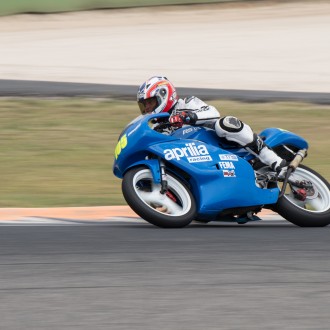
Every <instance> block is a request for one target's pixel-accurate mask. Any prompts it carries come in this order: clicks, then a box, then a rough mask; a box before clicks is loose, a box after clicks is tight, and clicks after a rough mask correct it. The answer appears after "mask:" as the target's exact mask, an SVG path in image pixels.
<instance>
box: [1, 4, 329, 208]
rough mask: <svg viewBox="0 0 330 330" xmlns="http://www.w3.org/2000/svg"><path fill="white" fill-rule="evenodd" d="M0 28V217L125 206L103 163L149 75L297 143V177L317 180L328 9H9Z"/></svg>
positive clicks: (323, 152) (323, 162) (325, 112)
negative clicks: (306, 169) (300, 160)
mask: <svg viewBox="0 0 330 330" xmlns="http://www.w3.org/2000/svg"><path fill="white" fill-rule="evenodd" d="M0 15H1V16H0V45H1V51H0V78H1V79H2V80H0V95H1V98H0V132H1V133H0V134H1V139H0V150H1V162H0V172H1V173H2V185H1V196H2V197H1V200H0V206H1V207H45V206H89V205H91V206H92V205H118V204H124V200H123V198H122V195H121V191H120V183H121V182H120V180H119V179H117V178H115V177H114V176H113V174H112V163H113V149H114V146H115V144H116V140H117V137H118V135H119V133H120V131H121V130H122V128H123V127H124V126H125V125H126V123H128V122H129V121H130V120H131V119H133V118H134V117H136V116H137V115H138V113H139V112H138V107H137V104H136V102H135V93H136V91H137V88H138V86H139V85H140V84H141V83H142V82H143V81H145V80H146V79H147V78H149V77H150V76H153V75H165V76H167V77H168V78H169V79H170V80H171V81H172V83H173V84H174V85H175V86H177V87H178V91H179V93H180V96H182V97H185V96H187V95H189V94H190V91H195V90H193V89H192V88H202V89H204V92H203V93H204V94H205V95H199V94H196V96H198V97H201V98H203V99H204V100H205V101H207V102H208V103H210V104H213V105H215V106H216V107H217V108H218V109H219V111H220V112H221V114H222V115H228V114H231V115H235V116H238V117H239V118H241V119H242V120H243V121H246V122H247V123H249V124H250V125H251V126H252V127H253V128H254V130H255V131H256V132H258V131H260V130H261V129H263V128H265V127H269V126H275V127H281V128H284V129H287V130H292V131H294V132H296V133H297V134H300V135H302V136H303V137H304V138H306V139H307V140H308V141H309V143H310V146H311V147H310V152H309V157H308V158H307V159H306V161H305V163H306V164H307V165H309V166H311V167H313V168H314V169H315V170H317V171H319V172H320V173H321V174H323V175H324V176H325V177H327V178H328V179H329V178H330V165H329V163H330V154H329V150H330V142H329V128H330V127H329V126H330V104H329V103H330V102H329V99H330V97H329V86H330V66H329V58H330V40H329V39H330V33H329V32H330V2H329V1H207V2H203V1H170V0H168V1H165V0H164V1H124V0H122V1H111V0H103V1H101V0H99V1H87V0H85V1H82V0H67V1H56V2H54V1H50V0H49V1H48V0H43V1H41V0H39V1H38V0H36V1H27V0H26V1H23V0H20V1H18V0H13V1H11V2H1V3H0ZM17 81H23V82H24V83H25V85H24V86H26V90H25V92H24V91H23V92H20V93H19V92H18V88H17V90H16V89H15V86H18V85H17ZM34 82H54V83H59V84H60V86H62V89H61V90H62V92H49V91H48V92H47V91H45V90H43V91H42V90H41V88H40V86H42V85H33V83H34ZM65 82H66V83H81V84H102V88H103V90H104V92H102V93H97V92H95V89H97V86H101V85H95V86H96V87H95V89H94V88H92V87H90V92H86V88H85V89H84V90H85V92H83V93H82V92H79V88H78V92H77V89H74V90H73V91H71V90H70V84H69V85H64V84H63V85H61V84H62V83H65ZM9 83H10V84H11V86H12V87H11V89H10V91H8V89H6V86H8V84H9ZM107 85H109V92H107V89H106V86H107ZM31 86H39V87H38V88H37V87H35V88H33V87H31ZM44 86H46V85H44ZM47 86H48V85H47ZM57 86H58V85H57ZM88 86H92V85H88ZM113 86H117V87H118V88H117V92H116V93H114V92H112V87H113ZM104 88H105V89H104ZM127 88H128V89H127ZM210 88H211V89H213V91H215V90H219V97H216V96H214V95H217V94H216V93H215V94H213V96H212V97H209V96H207V95H206V94H207V93H205V91H206V90H207V89H210ZM87 89H88V88H87ZM15 90H16V92H15ZM118 90H119V91H120V90H123V91H124V90H125V91H126V92H125V93H124V92H118ZM127 90H129V93H127ZM63 91H68V93H67V94H66V95H65V97H64V96H63V95H64V94H65V93H64V92H63ZM93 91H94V92H93ZM233 91H235V95H236V97H232V95H233V94H232V92H233ZM266 92H276V93H278V94H276V95H284V96H282V97H279V98H278V99H269V98H266V97H264V95H265V93H266ZM281 93H283V94H281ZM290 93H291V94H290ZM123 95H124V96H123ZM237 95H242V97H241V98H240V99H239V100H237ZM249 95H254V98H253V99H252V100H251V98H250V97H249ZM290 95H291V97H290ZM292 95H294V97H292ZM302 96H303V97H302ZM318 96H320V98H319V99H318Z"/></svg>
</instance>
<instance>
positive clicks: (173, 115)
mask: <svg viewBox="0 0 330 330" xmlns="http://www.w3.org/2000/svg"><path fill="white" fill-rule="evenodd" d="M137 102H138V105H139V107H140V110H141V113H142V114H147V113H159V112H168V113H169V114H170V117H169V123H170V124H171V125H172V126H174V127H177V128H180V127H182V126H183V125H184V124H189V125H198V126H207V127H210V128H212V129H214V130H215V132H216V134H217V135H218V136H219V137H220V138H225V140H227V141H230V142H235V143H237V144H238V145H240V146H242V147H243V148H245V149H246V150H247V151H248V152H250V153H252V154H254V155H255V156H257V157H258V158H259V159H260V161H261V162H262V163H264V164H266V165H268V166H270V168H271V169H272V170H273V171H276V172H278V173H279V176H283V173H282V172H284V171H285V167H286V166H287V162H286V161H285V160H284V159H282V158H281V157H279V156H278V155H277V154H276V153H275V152H274V151H273V150H271V149H270V148H269V147H268V146H267V145H266V144H265V143H264V141H263V140H262V139H261V137H260V136H258V135H257V134H256V133H253V131H252V129H251V127H250V126H249V125H247V124H246V123H243V122H242V121H240V120H239V119H238V118H236V117H233V116H225V117H220V114H219V112H218V110H217V109H216V108H215V107H213V106H212V105H208V104H206V103H205V102H203V101H202V100H200V99H199V98H197V97H195V96H190V97H187V98H185V99H179V98H178V96H177V93H176V89H175V87H174V86H173V84H172V83H171V82H170V81H169V80H168V79H167V78H166V77H163V76H154V77H151V78H149V79H148V80H147V81H145V82H144V83H143V84H142V85H141V86H140V87H139V90H138V93H137Z"/></svg>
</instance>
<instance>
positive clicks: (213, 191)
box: [113, 114, 307, 217]
mask: <svg viewBox="0 0 330 330" xmlns="http://www.w3.org/2000/svg"><path fill="white" fill-rule="evenodd" d="M156 117H157V118H163V117H164V118H165V117H168V114H157V115H146V116H141V117H139V118H137V119H136V120H135V121H133V122H132V123H130V124H129V125H128V126H127V127H126V129H125V130H124V131H123V133H122V134H121V136H120V138H119V140H118V144H117V147H116V150H115V162H114V165H113V172H114V174H115V175H116V176H117V177H119V178H122V177H123V176H124V174H125V172H126V171H127V170H128V169H130V168H132V167H135V166H138V165H145V166H147V167H149V168H150V170H151V172H152V174H153V178H154V181H155V182H156V183H158V182H160V169H159V160H160V159H162V160H163V161H164V162H165V163H166V164H167V165H166V166H167V168H168V170H169V171H172V172H174V173H175V174H176V175H177V176H179V177H182V178H183V177H184V179H185V180H186V181H187V183H188V184H189V186H190V188H191V191H192V193H193V195H194V197H195V199H196V202H197V205H198V213H199V214H201V215H205V216H206V217H207V216H210V217H212V215H215V214H217V213H219V212H220V211H222V210H225V209H228V208H236V207H246V206H257V205H265V204H274V203H276V201H277V199H278V195H279V190H278V188H277V187H275V188H271V189H261V188H259V187H258V186H257V185H256V180H255V173H254V170H253V168H252V166H251V165H250V164H249V162H248V160H249V159H250V158H251V157H253V156H251V155H250V154H248V153H247V152H246V151H245V150H244V149H242V148H237V147H232V146H229V145H225V144H224V142H223V141H221V140H219V138H218V137H217V136H216V134H215V132H214V131H213V130H210V129H205V128H202V127H192V126H187V127H184V128H181V129H178V130H176V131H175V132H174V133H173V134H172V135H165V134H160V133H158V132H156V131H154V130H152V129H151V128H150V120H151V119H153V118H156ZM262 134H263V136H264V137H265V138H266V141H267V143H269V145H270V146H276V145H279V144H282V143H286V142H288V144H293V145H296V146H298V147H299V148H306V147H307V142H306V141H305V140H303V139H302V138H300V137H299V136H297V135H295V134H293V133H290V132H286V131H281V130H279V129H266V130H264V131H263V132H262ZM150 155H152V157H150Z"/></svg>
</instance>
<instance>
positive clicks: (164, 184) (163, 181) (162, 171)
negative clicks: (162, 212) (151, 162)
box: [159, 158, 167, 194]
mask: <svg viewBox="0 0 330 330" xmlns="http://www.w3.org/2000/svg"><path fill="white" fill-rule="evenodd" d="M159 167H160V184H161V189H160V193H161V194H165V193H166V191H167V175H166V172H165V163H164V161H163V160H162V159H161V158H159Z"/></svg>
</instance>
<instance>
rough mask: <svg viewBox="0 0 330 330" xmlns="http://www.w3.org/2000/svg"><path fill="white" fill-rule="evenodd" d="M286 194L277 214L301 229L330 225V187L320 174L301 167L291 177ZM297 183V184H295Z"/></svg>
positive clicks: (277, 207)
mask: <svg viewBox="0 0 330 330" xmlns="http://www.w3.org/2000/svg"><path fill="white" fill-rule="evenodd" d="M290 181H291V182H292V181H293V183H291V184H288V187H287V189H286V191H285V194H284V195H283V196H282V197H281V198H279V200H278V202H277V204H276V208H275V210H276V212H278V213H279V214H280V215H281V216H282V217H283V218H285V219H287V220H288V221H290V222H292V223H293V224H295V225H297V226H300V227H323V226H327V225H328V224H330V185H329V182H328V181H327V180H326V179H325V178H323V177H322V176H321V175H320V174H318V173H317V172H315V171H314V170H312V169H310V168H309V167H307V166H304V165H300V166H299V167H298V168H297V169H296V170H295V172H294V173H293V174H292V175H291V176H290ZM295 182H296V183H295Z"/></svg>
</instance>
